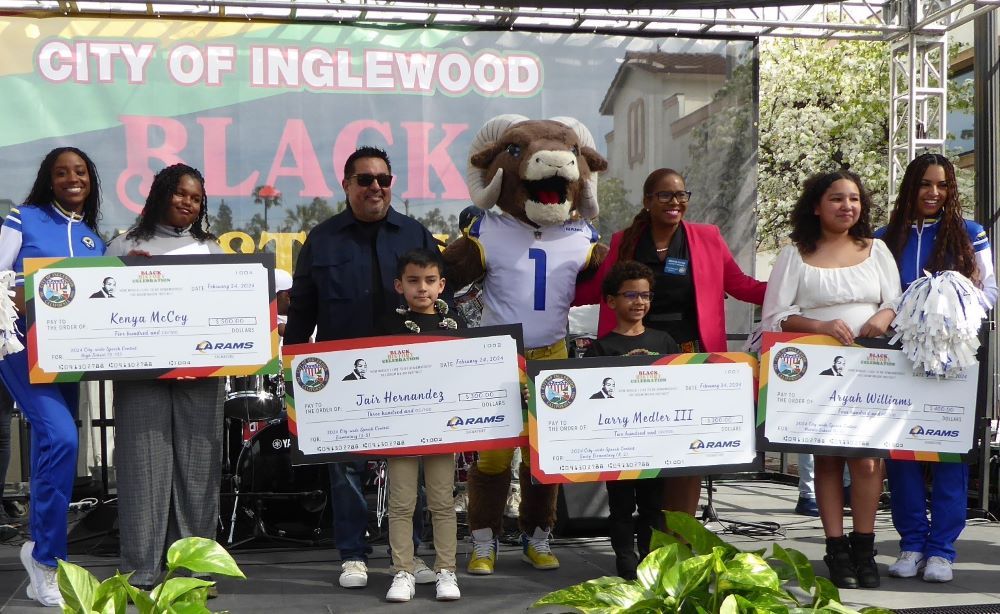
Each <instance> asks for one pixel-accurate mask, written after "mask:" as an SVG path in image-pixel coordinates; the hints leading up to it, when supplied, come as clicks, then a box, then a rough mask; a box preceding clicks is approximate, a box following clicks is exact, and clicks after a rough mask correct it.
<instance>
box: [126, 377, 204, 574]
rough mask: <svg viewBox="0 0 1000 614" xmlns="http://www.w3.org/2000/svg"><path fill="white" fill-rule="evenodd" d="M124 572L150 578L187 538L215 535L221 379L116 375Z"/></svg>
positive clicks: (159, 571) (158, 572) (161, 568)
mask: <svg viewBox="0 0 1000 614" xmlns="http://www.w3.org/2000/svg"><path fill="white" fill-rule="evenodd" d="M114 391H115V399H114V402H115V465H116V467H117V471H118V528H119V532H120V535H121V563H122V571H123V572H125V571H130V570H135V574H134V575H133V576H132V580H131V581H132V583H133V584H152V583H154V582H155V581H156V579H157V576H159V575H160V573H161V572H162V571H163V567H164V562H165V559H166V552H167V548H169V547H170V545H171V544H172V543H173V542H174V541H176V540H178V539H180V538H182V537H192V536H196V537H206V538H209V539H214V538H215V530H216V524H217V522H218V516H219V482H220V480H221V471H222V468H221V464H222V419H223V413H222V395H223V380H222V379H221V378H207V379H198V380H169V381H166V380H162V381H161V380H151V381H150V380H144V381H131V382H130V381H122V382H115V384H114Z"/></svg>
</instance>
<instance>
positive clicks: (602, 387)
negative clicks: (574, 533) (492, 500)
mask: <svg viewBox="0 0 1000 614" xmlns="http://www.w3.org/2000/svg"><path fill="white" fill-rule="evenodd" d="M756 371H757V360H756V358H754V356H753V355H752V354H743V353H735V352H734V353H719V354H676V355H672V356H636V357H627V358H626V357H616V358H586V359H574V360H561V361H532V362H530V363H529V364H528V373H529V375H531V376H532V378H533V380H534V384H533V393H532V395H533V398H532V403H531V404H530V405H529V422H528V435H529V437H530V440H531V461H532V465H531V470H532V475H533V476H534V477H535V478H536V479H537V480H539V481H540V482H542V483H558V482H593V481H607V480H624V479H635V478H651V477H657V476H662V475H692V474H701V473H706V472H711V473H720V472H723V471H749V470H754V469H757V468H758V463H757V451H756V445H755V441H756V436H755V430H754V395H755V383H754V376H755V374H756Z"/></svg>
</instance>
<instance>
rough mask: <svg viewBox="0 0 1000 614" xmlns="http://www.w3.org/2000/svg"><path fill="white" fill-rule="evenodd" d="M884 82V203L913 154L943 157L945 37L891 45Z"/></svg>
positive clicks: (908, 39) (913, 38) (918, 37)
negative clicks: (886, 110)
mask: <svg viewBox="0 0 1000 614" xmlns="http://www.w3.org/2000/svg"><path fill="white" fill-rule="evenodd" d="M891 55H892V57H891V60H890V65H889V66H890V68H889V72H890V76H889V79H890V82H889V98H890V105H889V186H890V192H891V193H890V200H891V199H894V198H895V189H896V186H898V185H899V183H900V181H901V180H902V178H903V172H904V171H905V170H906V165H907V164H909V163H910V160H912V159H913V158H914V157H915V156H916V154H917V152H918V151H920V152H922V151H932V152H935V153H942V154H943V153H945V139H946V138H947V134H948V132H947V125H946V118H947V111H948V37H947V36H945V35H944V34H943V33H942V34H940V35H937V36H933V35H912V36H907V37H905V38H904V39H902V40H900V41H897V42H895V43H893V45H892V50H891Z"/></svg>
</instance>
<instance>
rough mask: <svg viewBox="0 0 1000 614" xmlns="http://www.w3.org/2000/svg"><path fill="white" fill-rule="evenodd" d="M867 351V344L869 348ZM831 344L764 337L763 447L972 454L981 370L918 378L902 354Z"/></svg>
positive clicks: (905, 455)
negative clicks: (953, 376) (978, 382)
mask: <svg viewBox="0 0 1000 614" xmlns="http://www.w3.org/2000/svg"><path fill="white" fill-rule="evenodd" d="M866 345H867V344H866ZM872 345H877V346H878V347H861V346H850V347H845V346H843V345H841V344H839V343H837V342H836V341H835V340H834V339H833V338H832V337H827V336H825V335H806V334H799V333H769V334H765V335H764V339H763V346H762V349H763V350H764V354H762V356H761V376H760V403H759V406H758V422H763V425H764V428H763V433H762V440H761V441H760V442H759V447H761V448H762V449H766V450H782V451H796V452H814V453H817V454H836V455H842V456H882V457H889V458H895V459H907V460H927V461H959V460H962V459H963V458H964V455H967V454H968V453H969V452H970V450H971V449H972V447H973V442H974V440H975V431H976V423H977V411H976V397H977V377H978V369H977V367H972V368H969V369H967V370H966V371H964V372H962V373H961V374H960V375H959V376H958V377H955V378H949V379H937V378H935V377H925V376H922V375H914V374H913V367H912V363H910V361H909V360H908V359H907V358H906V356H905V355H904V353H903V352H902V351H900V350H897V349H890V348H889V347H888V345H887V344H885V343H884V342H881V343H880V342H872Z"/></svg>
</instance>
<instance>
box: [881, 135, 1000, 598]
mask: <svg viewBox="0 0 1000 614" xmlns="http://www.w3.org/2000/svg"><path fill="white" fill-rule="evenodd" d="M875 236H876V237H878V238H880V239H882V240H883V241H885V243H886V245H888V246H889V249H890V251H892V254H893V256H894V257H895V258H896V265H897V266H898V267H899V277H900V281H901V282H902V284H903V288H906V287H907V286H909V285H910V284H911V283H912V282H913V281H914V280H916V279H918V278H919V277H921V276H922V275H923V274H924V273H923V272H924V271H925V270H927V271H930V272H931V273H936V272H939V271H948V270H950V271H957V272H959V273H961V274H962V275H964V276H966V277H968V278H969V279H971V280H972V281H973V283H975V284H976V285H977V286H979V288H980V289H982V291H983V294H984V295H985V297H986V300H987V302H988V304H987V305H984V308H986V309H989V308H991V307H992V306H993V305H994V304H995V303H996V299H997V283H996V277H995V276H994V273H993V254H992V252H991V250H990V243H989V241H988V240H987V238H986V232H985V231H984V230H983V227H982V226H980V225H979V224H977V223H976V222H973V221H971V220H966V219H964V218H963V217H962V207H961V205H960V204H959V202H958V184H957V182H956V180H955V167H954V166H953V165H952V163H951V162H949V161H948V159H947V158H945V157H944V156H941V155H938V154H931V153H928V154H923V155H921V156H919V157H917V158H916V159H914V160H913V161H912V162H910V164H909V165H908V166H907V167H906V173H905V174H904V175H903V183H902V185H900V187H899V195H898V196H897V197H896V205H895V207H894V208H893V210H892V213H891V215H890V217H889V224H888V225H887V226H886V227H885V228H881V229H879V230H878V231H877V232H876V233H875ZM925 465H927V464H926V463H922V462H919V461H903V460H889V461H886V473H887V474H888V477H889V490H890V492H891V495H892V522H893V524H894V525H895V527H896V531H897V532H899V536H900V540H899V550H900V553H899V558H898V559H896V562H895V563H893V564H892V565H890V566H889V575H890V576H894V577H897V578H911V577H913V576H916V575H917V574H918V573H920V572H921V571H922V572H923V579H924V580H925V581H927V582H948V581H950V580H951V579H952V569H951V566H952V563H953V562H954V561H955V540H957V539H958V536H959V534H961V532H962V529H964V528H965V510H966V500H967V497H968V487H969V466H968V465H966V464H964V463H929V466H930V471H931V476H932V486H931V493H930V500H929V501H928V500H927V495H926V494H925V492H926V489H925V488H924V470H925ZM928 507H930V513H931V514H930V519H928V517H927V511H926V510H927V508H928Z"/></svg>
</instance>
